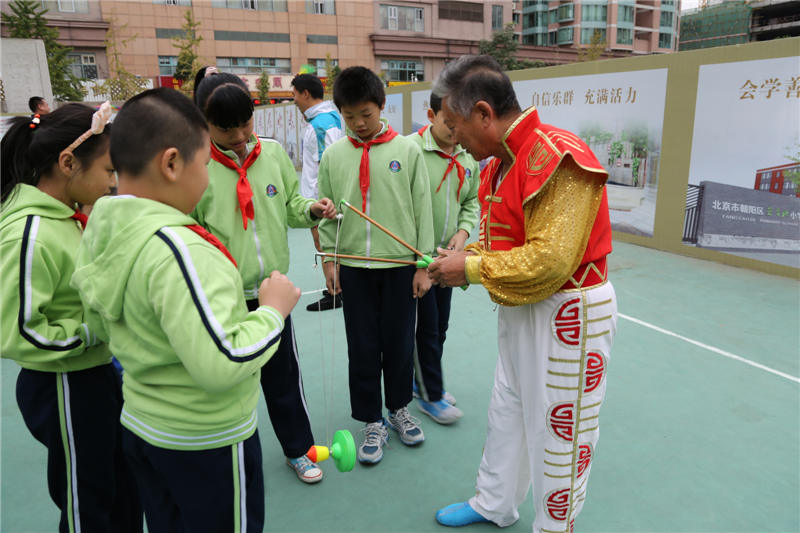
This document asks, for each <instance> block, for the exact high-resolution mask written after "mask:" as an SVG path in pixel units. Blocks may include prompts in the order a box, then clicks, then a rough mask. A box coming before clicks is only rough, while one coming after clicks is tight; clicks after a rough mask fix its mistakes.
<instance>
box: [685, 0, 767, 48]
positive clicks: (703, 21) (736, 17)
mask: <svg viewBox="0 0 800 533" xmlns="http://www.w3.org/2000/svg"><path fill="white" fill-rule="evenodd" d="M750 3H751V2H749V1H748V0H731V1H728V2H722V3H719V4H714V5H711V4H706V5H703V7H702V8H700V9H697V10H693V11H691V12H684V13H683V14H681V21H680V22H681V32H680V44H679V45H678V50H680V51H684V50H697V49H699V48H711V47H714V46H725V45H729V44H739V43H746V42H748V41H749V40H750V18H751V16H752V7H751V6H750Z"/></svg>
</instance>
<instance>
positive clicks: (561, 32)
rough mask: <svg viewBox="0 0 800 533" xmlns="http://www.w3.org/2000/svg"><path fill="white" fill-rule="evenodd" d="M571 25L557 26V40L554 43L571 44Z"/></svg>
mask: <svg viewBox="0 0 800 533" xmlns="http://www.w3.org/2000/svg"><path fill="white" fill-rule="evenodd" d="M573 33H574V32H573V31H572V26H570V27H569V28H559V29H558V40H557V42H556V44H572V42H573V35H572V34H573Z"/></svg>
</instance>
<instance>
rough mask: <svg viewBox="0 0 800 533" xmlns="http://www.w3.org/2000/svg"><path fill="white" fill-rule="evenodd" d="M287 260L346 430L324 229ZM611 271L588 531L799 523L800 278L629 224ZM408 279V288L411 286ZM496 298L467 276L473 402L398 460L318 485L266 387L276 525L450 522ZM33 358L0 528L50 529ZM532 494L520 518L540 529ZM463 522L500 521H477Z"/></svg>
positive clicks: (4, 456)
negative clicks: (291, 463) (739, 264)
mask: <svg viewBox="0 0 800 533" xmlns="http://www.w3.org/2000/svg"><path fill="white" fill-rule="evenodd" d="M289 240H290V248H291V251H292V263H291V268H290V271H289V277H290V278H291V279H292V280H293V281H294V282H295V284H296V285H298V286H299V287H300V288H301V289H302V290H303V291H304V293H307V294H305V295H304V296H303V297H302V298H301V300H300V303H299V304H298V306H297V308H296V309H295V311H294V312H293V313H292V318H293V321H294V324H295V332H296V338H297V343H298V347H299V353H300V359H301V366H302V371H303V381H304V386H305V392H306V399H307V403H308V408H309V411H310V415H311V422H312V426H313V429H314V433H315V436H316V440H317V444H322V445H329V444H330V441H331V439H332V438H333V435H334V432H335V431H337V430H340V429H347V430H349V431H351V432H352V433H353V436H354V437H355V442H356V444H358V443H360V441H361V438H362V435H361V433H360V429H361V428H362V425H361V424H360V423H358V422H356V421H355V420H353V419H352V418H351V417H350V408H349V397H348V390H347V346H346V340H345V334H344V323H343V320H342V311H341V309H337V310H334V311H325V312H322V313H312V312H308V311H306V309H305V306H306V305H307V304H309V303H311V302H314V301H316V300H317V299H318V298H319V296H320V295H319V293H317V292H315V291H317V290H319V289H321V288H322V284H323V282H322V272H321V267H315V263H314V248H313V244H312V241H311V236H310V233H309V232H308V230H299V229H293V230H290V231H289ZM609 268H610V279H611V281H612V283H613V284H614V287H615V290H616V293H617V298H618V306H619V313H620V315H619V321H618V332H617V337H616V339H615V341H614V346H613V349H612V352H611V356H610V362H609V373H608V388H607V393H606V400H605V404H604V406H603V409H602V412H601V416H600V428H601V434H600V440H599V442H598V445H597V449H596V462H595V463H594V465H593V468H592V474H591V478H590V480H589V489H588V493H587V499H586V503H585V505H584V508H583V511H582V512H581V514H580V515H579V516H578V518H577V519H576V520H575V531H577V532H581V533H589V532H596V533H601V532H603V533H617V532H620V533H622V532H626V533H627V532H630V533H640V532H659V533H661V532H663V533H673V532H674V533H678V532H687V533H688V532H692V533H694V532H698V533H699V532H715V533H728V532H742V533H744V532H753V533H756V532H758V533H765V532H797V531H800V379H799V378H798V376H800V283H798V281H797V280H796V279H789V278H783V277H777V276H771V275H767V274H763V273H759V272H754V271H750V270H746V269H740V268H734V267H729V266H725V265H721V264H718V263H713V262H708V261H701V260H697V259H692V258H687V257H683V256H678V255H673V254H669V253H665V252H660V251H657V250H653V249H649V248H645V247H640V246H635V245H632V244H626V243H622V242H618V241H616V242H615V243H614V253H613V254H612V255H611V256H610V257H609ZM409 290H410V288H409ZM496 320H497V317H496V307H495V304H493V303H492V302H491V301H490V300H489V297H488V295H487V293H486V291H485V290H483V289H482V288H480V287H471V288H469V289H468V290H467V291H461V290H455V291H453V308H452V316H451V320H450V329H449V331H448V335H447V342H446V344H445V356H444V372H445V379H446V387H447V390H448V391H449V392H450V393H452V394H453V395H454V396H455V397H456V398H457V400H458V406H459V407H460V408H461V409H462V410H463V411H464V417H463V418H462V419H461V420H459V421H458V422H457V423H456V424H454V425H452V426H440V425H437V424H436V423H434V422H433V421H432V420H431V419H429V418H428V417H426V416H425V415H423V414H422V413H421V412H419V411H418V410H417V409H416V407H415V406H413V405H411V406H410V411H411V412H412V414H413V415H414V416H417V417H418V418H419V419H420V420H421V423H422V428H423V429H424V431H425V436H426V441H425V442H424V443H423V444H422V445H420V446H418V447H415V448H409V447H406V446H403V445H402V444H401V443H400V441H399V439H397V438H396V435H395V434H393V435H392V436H391V438H390V440H389V444H388V448H386V449H385V453H384V458H383V461H382V462H381V463H380V464H378V465H375V466H370V467H365V466H363V465H361V464H356V466H355V468H354V470H353V471H351V472H338V471H337V470H336V468H335V467H334V465H333V461H332V460H328V461H325V462H323V463H321V466H322V468H323V469H324V471H325V479H324V480H323V481H322V482H321V483H319V484H317V485H304V484H303V483H301V482H300V481H299V480H298V479H297V478H296V476H295V474H294V472H293V471H292V470H290V469H289V468H288V467H287V466H286V464H285V461H284V458H283V456H282V453H281V450H280V447H279V445H278V443H277V440H276V439H275V436H274V434H273V432H272V429H271V426H270V424H269V417H268V415H267V412H266V406H265V405H264V402H263V401H262V402H260V404H259V411H258V416H259V421H260V422H259V432H260V435H261V439H262V446H263V468H264V478H265V486H266V527H265V531H269V532H287V533H288V532H303V533H305V532H309V533H310V532H321V533H334V532H365V533H367V532H369V533H372V532H404V533H405V532H440V533H443V532H446V531H448V529H446V528H444V527H441V526H439V525H438V524H436V522H435V520H434V513H435V512H436V510H437V509H439V508H440V507H443V506H444V505H447V504H449V503H453V502H457V501H463V500H465V499H467V498H469V497H470V496H471V495H472V494H473V493H474V486H475V474H476V471H477V467H478V462H479V460H480V457H481V450H482V446H483V441H484V438H485V434H486V410H487V406H488V402H489V394H490V391H491V387H492V381H493V375H494V366H495V361H496V358H497V348H496V345H497V342H496V341H497V333H496V332H497V325H496ZM17 372H18V367H17V365H16V364H15V363H14V362H11V361H8V360H3V361H2V363H0V373H1V374H2V376H1V377H2V396H0V400H1V401H2V423H1V424H0V460H1V461H0V477H1V481H2V483H1V486H0V491H1V492H0V531H2V532H3V533H23V532H25V533H28V532H52V531H56V530H57V524H58V512H57V509H56V507H55V506H54V504H53V503H52V502H51V501H50V498H49V496H48V493H47V486H46V455H45V448H44V447H43V446H42V445H40V444H39V443H38V442H36V441H35V440H34V439H33V437H31V435H30V434H29V433H28V431H27V429H26V428H25V425H24V423H23V421H22V418H21V416H20V414H19V410H18V408H17V405H16V400H15V383H16V376H17ZM533 513H534V511H533V504H532V502H531V500H530V495H529V497H528V501H527V502H526V503H524V504H523V505H522V507H521V509H520V514H521V518H520V520H519V522H517V523H516V524H514V525H512V526H510V527H508V528H506V529H504V531H508V532H521V531H530V530H531V524H532V522H533ZM464 531H475V532H488V531H497V528H496V527H495V526H493V525H487V524H479V525H474V526H470V527H469V528H467V529H465V530H464Z"/></svg>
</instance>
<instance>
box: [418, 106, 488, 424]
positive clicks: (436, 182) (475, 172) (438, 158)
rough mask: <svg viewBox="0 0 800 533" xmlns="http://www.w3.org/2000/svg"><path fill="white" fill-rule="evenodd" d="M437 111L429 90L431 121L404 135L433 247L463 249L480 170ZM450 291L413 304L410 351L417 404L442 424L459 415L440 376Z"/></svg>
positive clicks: (474, 215)
mask: <svg viewBox="0 0 800 533" xmlns="http://www.w3.org/2000/svg"><path fill="white" fill-rule="evenodd" d="M441 110H442V99H441V98H439V97H438V96H436V95H435V94H431V97H430V107H429V108H428V120H430V121H431V124H429V125H428V126H425V127H423V128H422V129H420V130H419V131H418V132H416V133H412V134H411V135H409V136H408V137H409V138H410V139H412V140H413V141H414V142H416V143H417V144H418V145H419V147H420V148H421V149H422V154H423V158H424V160H425V165H426V166H427V168H428V175H429V176H430V186H431V204H432V206H433V231H434V237H435V242H436V248H447V249H449V250H463V249H464V243H465V242H466V240H467V237H469V233H470V232H471V231H472V228H474V227H475V224H476V223H477V222H478V216H479V215H480V204H479V203H478V185H480V170H479V168H478V163H477V162H476V161H475V160H474V159H473V158H472V156H471V155H469V154H468V153H467V151H466V150H465V149H464V148H463V147H462V146H461V145H459V144H456V142H455V139H454V137H453V133H452V131H450V128H448V127H447V124H445V122H444V114H443V113H442V112H441ZM452 294H453V289H452V288H451V287H439V286H437V285H434V286H432V287H431V290H430V291H429V292H428V293H427V294H426V295H425V296H423V297H422V299H420V301H419V305H418V306H417V334H416V341H417V342H416V350H415V351H414V369H415V375H414V377H415V381H414V389H415V393H416V394H415V395H416V396H419V399H418V400H417V407H419V409H420V411H422V412H423V413H425V414H426V415H428V416H430V417H431V418H432V419H434V420H435V421H436V422H438V423H440V424H452V423H453V422H455V421H456V420H458V419H459V418H461V416H462V414H463V413H462V412H461V410H460V409H458V408H457V407H455V398H453V396H452V395H449V394H447V393H446V392H445V390H444V384H443V380H442V353H443V351H444V340H445V337H446V333H447V326H448V322H449V321H450V299H451V297H452Z"/></svg>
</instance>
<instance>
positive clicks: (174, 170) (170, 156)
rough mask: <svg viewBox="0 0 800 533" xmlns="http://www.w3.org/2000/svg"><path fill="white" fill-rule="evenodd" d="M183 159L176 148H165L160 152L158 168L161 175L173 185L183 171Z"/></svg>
mask: <svg viewBox="0 0 800 533" xmlns="http://www.w3.org/2000/svg"><path fill="white" fill-rule="evenodd" d="M183 166H184V162H183V158H182V157H181V154H180V152H179V151H178V149H177V148H174V147H173V148H167V149H166V150H164V151H163V152H161V156H160V157H159V165H158V168H159V170H160V171H161V174H162V175H163V176H164V179H166V180H167V181H168V182H170V183H175V182H177V181H178V179H179V178H180V176H181V172H182V171H183Z"/></svg>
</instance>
